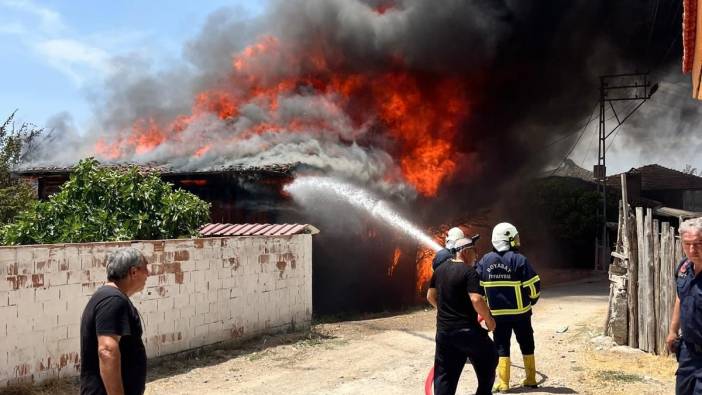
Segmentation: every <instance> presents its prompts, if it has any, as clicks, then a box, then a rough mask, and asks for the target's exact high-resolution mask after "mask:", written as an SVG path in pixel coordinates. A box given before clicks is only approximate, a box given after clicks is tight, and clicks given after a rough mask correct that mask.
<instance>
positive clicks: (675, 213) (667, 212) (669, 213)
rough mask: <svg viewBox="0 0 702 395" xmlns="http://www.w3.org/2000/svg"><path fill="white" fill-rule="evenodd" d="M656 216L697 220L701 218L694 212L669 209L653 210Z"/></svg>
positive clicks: (700, 214)
mask: <svg viewBox="0 0 702 395" xmlns="http://www.w3.org/2000/svg"><path fill="white" fill-rule="evenodd" d="M654 212H655V213H656V215H660V216H664V217H679V218H684V219H687V218H697V217H702V213H700V212H696V211H688V210H680V209H677V208H670V207H658V208H656V209H655V210H654Z"/></svg>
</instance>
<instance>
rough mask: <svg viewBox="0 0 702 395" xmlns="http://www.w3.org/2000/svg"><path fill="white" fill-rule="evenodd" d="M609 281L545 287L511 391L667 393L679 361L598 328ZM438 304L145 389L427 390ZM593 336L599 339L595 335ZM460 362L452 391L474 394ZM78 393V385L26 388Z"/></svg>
mask: <svg viewBox="0 0 702 395" xmlns="http://www.w3.org/2000/svg"><path fill="white" fill-rule="evenodd" d="M606 308H607V280H606V278H604V277H598V278H591V279H588V280H583V281H580V282H577V283H571V284H564V285H560V286H555V287H552V288H547V289H544V290H543V292H542V298H541V300H540V301H539V303H538V304H537V305H536V306H535V308H534V317H533V321H534V329H535V334H536V346H537V349H536V363H537V371H538V375H537V379H539V381H540V387H539V388H538V389H534V390H532V389H526V388H519V386H518V385H517V383H519V382H521V380H522V378H523V369H522V367H523V364H522V361H521V357H520V354H519V349H518V346H517V345H516V342H513V345H512V350H513V351H512V365H513V367H512V381H511V382H512V385H513V386H514V387H515V388H513V389H512V390H511V391H510V392H513V393H527V392H528V393H532V394H576V393H577V394H666V393H673V392H674V387H673V383H674V372H675V366H676V364H675V361H674V359H673V358H666V357H656V356H652V355H648V354H644V353H642V352H640V351H636V350H632V349H629V348H628V347H613V345H612V344H611V343H610V342H609V341H608V338H602V337H601V336H599V335H600V332H601V328H602V325H603V322H604V317H605V313H606ZM434 330H435V311H434V310H430V309H425V310H419V311H415V312H410V313H406V314H401V315H395V316H390V317H382V318H374V319H364V320H359V321H346V322H338V323H322V324H316V325H314V326H313V327H312V329H311V331H310V332H307V333H303V334H300V333H297V334H287V335H279V336H272V337H265V338H261V339H257V340H255V341H252V342H250V343H248V344H246V345H244V346H238V347H232V348H228V347H224V346H222V347H219V348H211V349H208V350H203V351H201V352H198V353H190V354H188V355H178V356H175V357H168V358H165V359H163V360H161V361H157V363H155V364H152V365H154V366H151V368H150V371H149V381H148V384H147V387H146V393H147V394H285V395H293V394H423V393H424V389H423V388H424V380H425V378H426V377H427V373H428V372H429V370H430V369H431V367H432V364H433V354H434ZM598 336H599V337H598ZM474 389H475V377H474V375H473V371H472V369H471V366H470V365H466V368H465V370H464V371H463V375H462V376H461V382H460V384H459V392H458V393H464V394H465V393H473V391H474ZM43 391H48V392H45V393H62V392H63V393H76V387H75V383H65V382H64V383H55V384H53V385H51V387H49V388H46V389H44V390H42V389H38V388H35V389H33V391H32V392H34V393H42V392H43Z"/></svg>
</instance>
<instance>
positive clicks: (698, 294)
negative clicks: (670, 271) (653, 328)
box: [666, 218, 702, 395]
mask: <svg viewBox="0 0 702 395" xmlns="http://www.w3.org/2000/svg"><path fill="white" fill-rule="evenodd" d="M680 238H681V239H682V246H683V251H684V252H685V256H686V258H685V259H683V260H682V261H681V262H680V263H679V264H678V266H677V268H676V270H675V273H676V280H675V282H676V286H677V298H675V307H674V308H673V315H672V318H671V323H670V331H669V333H668V338H667V339H666V343H667V344H668V349H669V350H670V351H672V352H675V353H676V354H677V357H678V371H677V372H676V373H675V374H676V376H677V377H676V380H675V393H676V394H678V395H682V394H686V395H687V394H698V395H699V394H702V314H700V310H699V306H702V276H700V275H699V274H700V273H702V218H695V219H691V220H687V221H685V222H683V223H682V224H681V225H680ZM680 330H682V336H678V331H680Z"/></svg>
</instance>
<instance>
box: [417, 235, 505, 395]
mask: <svg viewBox="0 0 702 395" xmlns="http://www.w3.org/2000/svg"><path fill="white" fill-rule="evenodd" d="M453 248H454V249H455V250H456V252H457V253H458V258H457V259H451V260H448V261H446V262H444V263H442V264H441V265H440V266H439V267H438V268H437V269H436V271H434V273H433V275H432V277H431V282H430V285H429V291H428V292H427V300H428V301H429V303H431V304H432V306H434V307H436V309H437V314H436V352H435V354H434V394H436V395H445V394H455V393H456V387H457V385H458V380H459V378H460V377H461V371H462V370H463V366H464V365H465V364H466V360H467V359H470V361H471V363H472V364H473V368H474V369H475V375H476V376H477V377H478V389H477V392H476V393H477V394H478V395H481V394H490V393H491V388H492V384H493V383H494V382H495V367H496V366H497V351H496V349H495V344H494V343H493V342H492V340H491V339H490V337H489V336H488V331H486V330H485V329H483V328H482V327H481V326H480V324H479V323H478V317H477V315H478V314H480V315H481V316H483V318H484V320H485V324H486V325H487V328H488V330H490V331H492V330H494V329H495V320H494V319H493V318H492V315H490V310H489V309H488V306H487V304H486V303H485V300H484V299H483V289H482V287H481V286H480V280H479V278H478V274H477V273H476V272H475V269H473V263H474V262H475V259H476V253H475V250H474V249H473V240H472V239H470V238H462V239H458V240H457V241H456V242H455V244H454V246H453Z"/></svg>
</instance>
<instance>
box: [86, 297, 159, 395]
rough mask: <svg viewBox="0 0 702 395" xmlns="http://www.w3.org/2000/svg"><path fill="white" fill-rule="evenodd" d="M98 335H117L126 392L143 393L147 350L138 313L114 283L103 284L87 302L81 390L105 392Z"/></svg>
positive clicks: (129, 393)
mask: <svg viewBox="0 0 702 395" xmlns="http://www.w3.org/2000/svg"><path fill="white" fill-rule="evenodd" d="M98 335H118V336H121V338H120V340H119V352H120V355H121V364H122V385H123V386H124V393H125V395H132V394H137V395H140V394H143V393H144V389H145V387H146V349H145V348H144V342H143V341H142V340H141V335H142V328H141V320H140V319H139V313H138V312H137V310H136V308H135V307H134V305H132V302H131V301H130V300H129V298H128V297H127V295H125V294H123V293H122V292H121V291H120V290H119V289H117V288H115V287H111V286H108V285H106V286H103V287H100V288H99V289H98V290H97V291H95V293H94V294H93V296H92V297H91V298H90V300H89V301H88V305H87V306H85V310H83V316H82V317H81V320H80V360H81V364H80V393H81V395H94V394H105V393H106V392H105V386H104V385H103V382H102V378H101V377H100V361H99V357H98V352H97V347H98V341H97V337H98Z"/></svg>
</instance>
